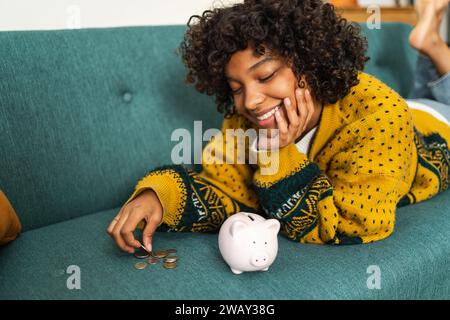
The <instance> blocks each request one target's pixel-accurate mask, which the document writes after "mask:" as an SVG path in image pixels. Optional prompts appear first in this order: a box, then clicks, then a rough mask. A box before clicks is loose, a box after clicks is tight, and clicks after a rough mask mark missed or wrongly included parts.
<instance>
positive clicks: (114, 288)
mask: <svg viewBox="0 0 450 320" xmlns="http://www.w3.org/2000/svg"><path fill="white" fill-rule="evenodd" d="M449 192H450V191H446V192H444V193H442V194H439V195H437V196H436V197H434V198H431V199H430V200H427V201H425V202H422V203H418V204H415V205H410V206H405V207H401V208H399V209H398V210H397V221H396V229H395V232H394V233H393V234H392V235H391V236H390V237H389V238H387V239H385V240H383V241H380V242H375V243H372V244H366V245H349V246H328V245H325V246H322V245H312V244H306V245H302V244H298V243H295V242H292V241H290V240H288V239H286V238H285V237H283V236H281V235H280V236H279V237H278V239H279V251H278V257H277V259H276V260H275V262H274V264H273V265H272V266H271V268H270V269H269V271H267V272H249V273H243V274H241V275H234V274H233V273H232V272H231V271H230V270H229V268H228V266H227V265H226V264H225V262H224V261H223V260H222V258H221V256H220V253H219V249H218V243H217V240H218V234H217V233H214V234H203V233H174V232H157V234H156V235H155V237H154V243H153V246H154V249H168V248H172V247H175V248H176V249H177V250H178V257H179V262H178V267H177V268H176V269H174V270H166V269H164V268H163V267H162V265H160V264H159V265H155V266H148V267H147V268H146V269H145V270H136V269H134V263H135V262H137V261H138V259H136V258H134V256H133V255H130V254H126V253H121V252H120V251H119V250H118V249H117V248H116V246H115V244H114V242H113V241H112V239H110V238H109V236H108V235H107V234H106V232H105V229H106V227H107V225H108V223H109V222H110V221H111V219H112V218H113V217H114V215H115V214H116V213H117V211H118V209H114V210H108V211H103V212H99V213H96V214H91V215H87V216H83V217H80V218H77V219H74V220H69V221H65V222H62V223H58V224H54V225H51V226H47V227H44V228H40V229H36V230H31V231H27V232H25V233H23V234H22V236H21V237H20V238H19V239H18V240H16V241H14V242H12V243H11V244H10V245H8V246H6V247H3V248H0V255H1V259H0V299H168V300H171V299H429V298H435V299H437V298H440V299H442V298H444V299H445V298H447V299H448V298H450V273H449V272H448V270H449V267H450V241H448V239H449V238H450V197H449V195H450V193H449ZM71 265H76V266H78V267H79V268H80V271H81V273H80V275H81V277H80V284H81V289H80V290H77V289H73V290H69V289H67V285H66V282H67V279H68V278H69V276H71V274H72V273H70V274H67V273H66V271H67V268H68V267H69V266H71ZM374 266H375V267H374ZM377 268H379V269H377ZM378 271H379V272H380V273H379V274H380V280H381V281H380V282H379V285H380V289H368V285H367V283H368V282H369V284H372V285H373V284H375V287H376V285H377V282H376V281H375V282H372V279H373V277H374V276H377V274H378ZM368 272H369V273H368Z"/></svg>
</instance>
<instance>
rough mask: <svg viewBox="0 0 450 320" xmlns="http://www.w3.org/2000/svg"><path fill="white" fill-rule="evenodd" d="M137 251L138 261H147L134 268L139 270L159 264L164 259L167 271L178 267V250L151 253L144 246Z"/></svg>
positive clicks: (135, 254) (137, 264)
mask: <svg viewBox="0 0 450 320" xmlns="http://www.w3.org/2000/svg"><path fill="white" fill-rule="evenodd" d="M141 247H142V248H139V249H137V250H136V251H135V253H134V256H135V257H136V258H138V259H146V258H148V259H147V260H146V262H138V263H136V264H135V265H134V267H135V268H136V269H138V270H143V269H145V268H146V267H147V266H148V265H155V264H157V263H158V262H159V261H160V259H164V260H163V261H164V264H163V266H164V268H166V269H175V268H176V267H177V261H178V257H177V255H176V253H177V249H168V250H158V251H153V252H149V251H147V249H145V247H144V246H141Z"/></svg>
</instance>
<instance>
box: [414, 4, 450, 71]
mask: <svg viewBox="0 0 450 320" xmlns="http://www.w3.org/2000/svg"><path fill="white" fill-rule="evenodd" d="M448 3H449V0H417V1H416V5H415V7H416V12H417V16H418V23H417V25H416V26H415V28H414V29H413V31H412V32H411V34H410V36H409V43H410V45H411V46H412V47H413V48H415V49H417V50H418V51H419V52H420V53H422V54H423V55H426V56H428V57H429V58H430V60H431V61H432V62H433V64H434V66H435V68H436V70H437V71H438V73H439V74H440V75H441V76H442V75H445V74H447V73H449V72H450V48H449V47H448V46H447V44H446V43H445V41H444V40H443V39H442V38H441V36H440V35H439V27H440V24H441V22H442V17H443V15H444V13H445V9H446V8H447V6H448Z"/></svg>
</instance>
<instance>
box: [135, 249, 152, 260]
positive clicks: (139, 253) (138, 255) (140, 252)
mask: <svg viewBox="0 0 450 320" xmlns="http://www.w3.org/2000/svg"><path fill="white" fill-rule="evenodd" d="M134 256H135V257H136V258H138V259H145V258H148V257H149V256H150V253H148V252H147V251H145V250H144V249H142V248H139V249H136V251H135V252H134Z"/></svg>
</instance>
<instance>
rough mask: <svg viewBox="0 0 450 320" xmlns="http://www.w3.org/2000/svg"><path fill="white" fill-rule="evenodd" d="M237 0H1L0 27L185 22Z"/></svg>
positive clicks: (42, 28) (102, 25) (10, 28)
mask: <svg viewBox="0 0 450 320" xmlns="http://www.w3.org/2000/svg"><path fill="white" fill-rule="evenodd" d="M235 2H241V1H240V0H0V31H5V30H48V29H66V28H78V27H81V28H93V27H113V26H137V25H166V24H186V23H187V21H188V19H189V17H190V16H191V15H194V14H201V13H202V12H203V11H204V10H206V9H210V8H211V7H212V6H214V7H217V6H221V5H228V4H230V3H235Z"/></svg>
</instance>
